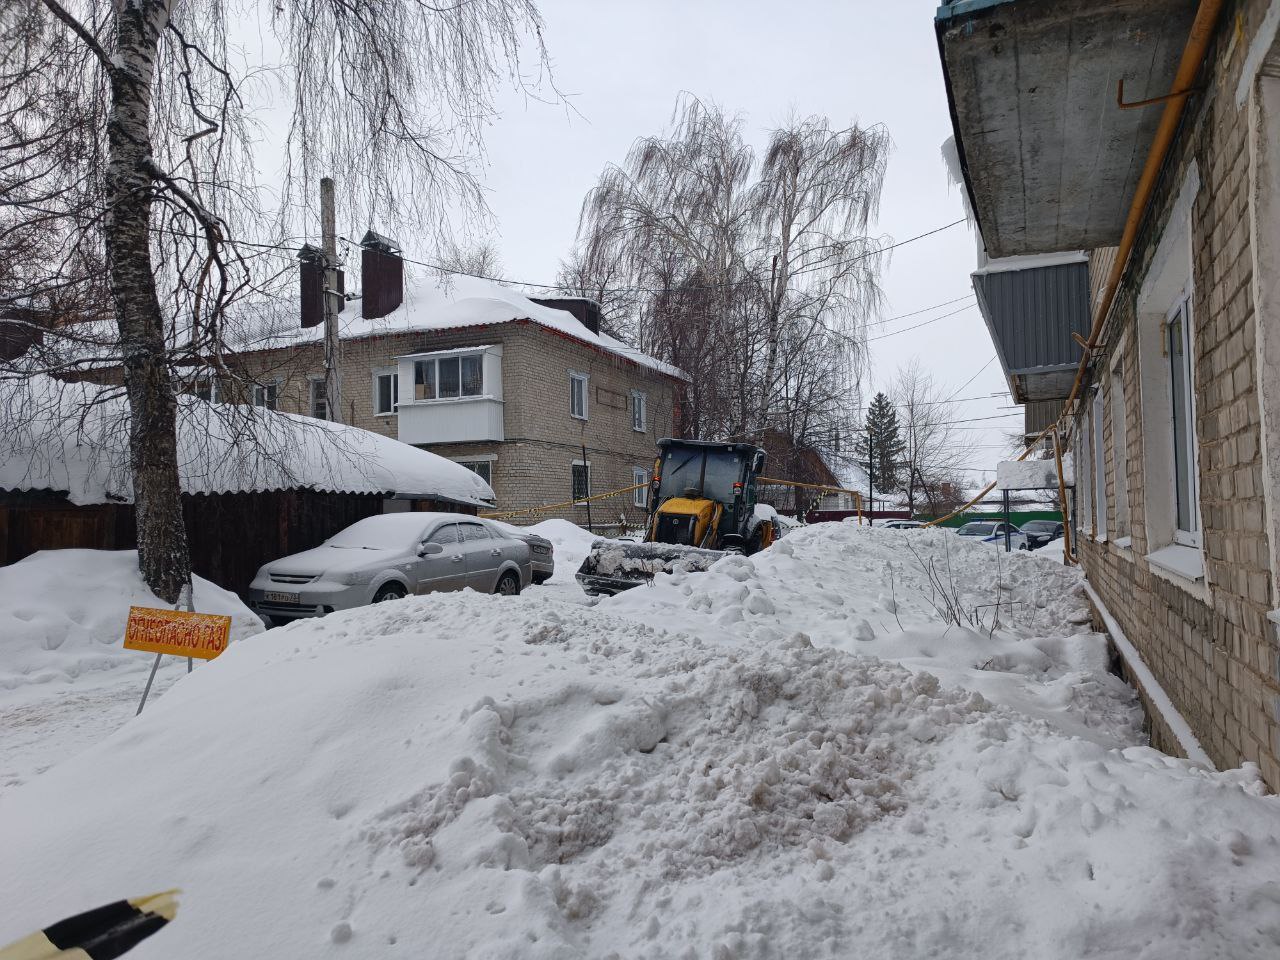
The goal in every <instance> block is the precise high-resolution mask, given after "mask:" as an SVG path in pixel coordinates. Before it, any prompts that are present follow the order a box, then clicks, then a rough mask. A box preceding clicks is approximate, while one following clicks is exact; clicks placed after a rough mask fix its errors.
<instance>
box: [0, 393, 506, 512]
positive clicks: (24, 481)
mask: <svg viewBox="0 0 1280 960" xmlns="http://www.w3.org/2000/svg"><path fill="white" fill-rule="evenodd" d="M0 420H2V423H0V426H2V427H3V429H0V489H7V490H60V491H65V492H66V494H67V497H68V499H70V500H71V502H72V503H76V504H90V503H110V502H128V501H130V500H132V498H133V485H132V478H131V474H130V469H129V430H128V421H129V412H128V406H127V404H126V402H125V399H124V396H123V391H122V389H121V388H118V387H102V386H98V385H96V384H88V383H64V382H61V381H58V380H54V379H52V378H50V377H43V376H37V377H32V378H30V379H27V380H18V381H0ZM178 463H179V475H180V481H181V484H182V491H183V492H184V493H191V494H195V493H247V492H261V491H267V490H285V489H290V488H309V489H313V490H320V491H328V492H334V493H338V492H341V493H380V494H383V495H387V496H393V495H394V496H399V497H412V498H417V499H437V500H447V501H451V502H454V503H462V504H470V505H476V506H487V505H489V504H491V503H492V502H493V500H494V494H493V490H492V488H491V487H490V486H489V485H488V484H487V483H485V482H484V480H482V479H481V478H480V477H479V476H478V475H476V474H475V473H473V472H472V471H471V470H468V469H467V468H466V467H463V466H460V465H459V464H456V463H454V462H453V461H451V460H446V459H445V458H444V457H440V456H437V455H435V454H434V453H428V452H427V451H425V450H419V449H418V448H417V447H411V446H409V445H408V444H406V443H401V442H400V441H399V440H393V439H391V438H390V437H384V436H381V435H379V434H376V433H371V432H369V431H367V430H361V429H359V428H357V427H348V426H344V425H343V424H339V423H331V422H329V421H327V420H313V419H311V418H310V417H302V416H297V415H294V414H287V413H277V412H275V411H272V410H265V409H262V408H260V407H250V406H235V405H232V404H221V403H213V404H211V403H208V402H206V401H203V400H198V399H196V398H195V397H188V396H182V397H179V398H178Z"/></svg>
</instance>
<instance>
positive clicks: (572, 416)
mask: <svg viewBox="0 0 1280 960" xmlns="http://www.w3.org/2000/svg"><path fill="white" fill-rule="evenodd" d="M569 416H570V417H571V418H572V419H574V420H581V421H582V422H583V423H586V422H587V418H586V417H580V416H578V415H577V414H576V413H571V414H569Z"/></svg>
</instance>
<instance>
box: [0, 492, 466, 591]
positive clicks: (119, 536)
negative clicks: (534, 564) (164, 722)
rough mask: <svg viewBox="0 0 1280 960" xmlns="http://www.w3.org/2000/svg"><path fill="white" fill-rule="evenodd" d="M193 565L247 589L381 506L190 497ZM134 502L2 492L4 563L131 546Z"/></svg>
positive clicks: (424, 506) (272, 496)
mask: <svg viewBox="0 0 1280 960" xmlns="http://www.w3.org/2000/svg"><path fill="white" fill-rule="evenodd" d="M182 500H183V513H184V516H185V519H186V526H187V537H188V539H189V542H190V546H191V565H192V567H193V568H194V569H195V572H196V573H197V574H199V575H200V576H202V577H204V578H205V579H207V580H212V581H213V582H214V583H216V584H218V585H219V586H221V587H225V588H226V589H228V590H232V591H235V592H236V593H240V594H243V593H244V592H245V591H246V590H247V589H248V587H249V582H250V581H251V580H252V579H253V575H254V574H255V573H257V571H258V568H259V567H260V566H262V564H264V563H266V562H268V561H270V560H276V559H278V558H280V557H283V556H287V555H288V554H291V553H297V552H299V551H301V550H309V549H311V548H312V547H315V546H319V545H320V544H321V543H323V542H324V541H325V540H327V539H328V538H329V537H331V536H333V535H334V534H335V533H337V532H338V531H339V530H341V529H342V528H343V527H347V526H350V525H351V524H353V523H355V522H356V521H357V520H361V519H363V518H364V517H368V516H372V515H374V514H377V513H382V512H383V498H382V496H380V495H378V494H360V493H321V492H318V491H315V490H272V491H267V492H263V493H224V494H212V495H206V494H199V495H197V496H184V497H183V498H182ZM410 506H411V508H412V509H414V510H444V511H450V512H463V513H474V512H475V509H474V508H472V507H459V506H457V505H454V504H447V503H439V502H436V501H431V500H413V501H410ZM136 546H137V540H136V538H135V536H134V523H133V505H132V504H127V503H120V504H111V503H108V504H93V505H89V506H76V505H75V504H72V503H70V502H68V501H67V499H66V498H65V497H63V496H62V495H61V494H57V493H53V492H35V493H14V492H7V491H0V564H7V563H16V562H17V561H19V560H21V559H22V558H23V557H27V556H30V555H31V554H33V553H35V552H36V551H37V550H63V549H67V548H75V547H78V548H83V549H90V550H132V549H134V548H135V547H136Z"/></svg>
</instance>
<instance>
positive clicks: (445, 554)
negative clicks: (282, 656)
mask: <svg viewBox="0 0 1280 960" xmlns="http://www.w3.org/2000/svg"><path fill="white" fill-rule="evenodd" d="M532 576H533V573H532V568H531V565H530V548H529V545H528V544H527V543H525V542H524V541H523V540H521V539H518V538H515V537H510V536H507V535H505V534H504V533H503V532H502V531H500V530H498V529H497V528H495V527H493V526H492V525H490V524H488V523H486V522H484V521H482V520H477V519H476V518H475V517H470V516H467V515H465V514H458V513H386V514H381V515H379V516H374V517H366V518H365V519H363V520H359V521H357V522H356V523H353V524H352V525H351V526H349V527H347V528H346V529H345V530H343V531H341V532H340V533H338V534H336V535H334V536H332V537H330V538H329V539H328V540H326V541H325V542H324V543H322V544H321V545H320V546H318V547H316V548H315V549H313V550H304V551H303V552H302V553H295V554H293V555H292V556H288V557H283V558H282V559H280V560H273V561H272V562H271V563H268V564H266V565H265V566H263V567H262V568H261V569H260V570H259V571H258V575H257V576H256V577H254V578H253V583H252V584H250V585H249V606H250V607H252V608H253V609H254V611H255V612H256V613H258V614H259V615H260V616H262V617H266V618H269V619H270V620H271V621H273V622H283V621H286V620H292V619H294V618H296V617H321V616H324V615H325V614H326V613H332V612H333V611H334V610H347V609H350V608H351V607H361V606H364V605H365V604H368V603H381V602H382V601H384V600H394V599H398V598H399V597H404V596H407V595H408V594H411V593H432V592H435V591H440V590H463V589H465V588H467V587H470V588H472V589H473V590H478V591H480V592H482V593H502V594H517V593H519V592H520V591H521V590H522V589H524V588H525V587H527V586H528V585H529V582H530V580H531V579H532Z"/></svg>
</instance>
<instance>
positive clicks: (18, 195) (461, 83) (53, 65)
mask: <svg viewBox="0 0 1280 960" xmlns="http://www.w3.org/2000/svg"><path fill="white" fill-rule="evenodd" d="M259 24H261V25H262V26H263V27H264V28H265V29H264V30H263V31H262V36H265V37H266V38H267V39H266V41H265V42H264V45H265V47H266V49H267V53H266V54H265V55H264V57H263V59H262V60H261V61H255V60H253V59H250V58H248V57H247V56H246V54H245V53H244V50H245V48H246V46H247V44H246V42H245V41H247V40H252V41H253V42H254V43H255V44H257V43H259V42H260V36H259V32H258V30H257V27H258V25H259ZM541 29H542V22H541V18H540V16H539V13H538V10H537V8H536V6H535V5H534V4H533V2H532V0H467V2H463V3H449V4H439V5H437V4H432V3H428V2H425V0H384V2H380V3H377V4H372V3H348V2H346V0H271V2H267V0H260V2H259V0H243V2H238V3H237V2H235V0H208V2H203V0H201V2H196V0H6V2H5V3H4V4H3V5H2V6H0V48H2V50H3V53H4V55H5V60H4V66H3V68H2V72H0V129H2V130H3V134H4V136H3V140H2V141H0V251H6V252H7V251H13V253H14V254H15V256H14V259H12V260H10V261H8V262H6V264H5V266H4V268H3V271H2V272H0V284H2V285H0V311H3V316H4V318H5V320H6V330H8V331H9V333H10V334H13V332H14V331H17V334H16V335H17V336H19V339H21V337H22V336H24V335H25V336H27V337H28V339H29V340H30V341H31V342H32V343H36V342H38V343H39V345H40V347H41V349H40V350H38V351H28V352H27V353H21V351H15V350H6V351H5V355H6V356H8V355H9V354H12V353H17V355H16V356H13V357H10V358H9V359H8V360H6V361H3V366H0V376H4V377H9V378H13V377H23V376H34V375H37V374H52V375H54V376H57V377H62V378H67V377H74V376H79V375H81V374H83V373H84V372H85V371H86V370H89V369H92V368H95V367H96V366H101V365H102V364H104V363H115V364H117V365H118V366H119V367H120V368H122V369H123V390H124V392H125V394H126V395H127V400H128V410H129V462H130V467H131V471H132V477H133V494H134V504H135V511H136V522H137V539H138V548H139V550H138V552H139V564H140V567H141V572H142V575H143V578H144V579H145V580H146V582H147V584H148V585H149V586H150V587H151V589H152V590H153V591H154V592H155V593H156V594H157V595H158V596H160V597H162V598H163V599H165V600H168V601H170V602H174V601H176V600H177V599H178V596H179V594H180V593H181V591H182V590H183V588H184V587H185V586H187V585H188V584H189V583H190V579H191V563H190V557H189V553H188V547H187V540H186V535H185V530H184V527H183V521H182V509H181V501H180V496H179V495H180V490H179V483H178V464H177V454H176V443H175V422H176V421H175V417H176V412H177V407H178V404H177V402H176V395H175V382H176V381H177V380H179V379H180V376H181V371H182V370H183V369H187V368H189V367H190V366H191V365H192V364H201V365H206V366H212V367H214V368H215V369H221V370H225V367H224V366H223V364H222V357H223V355H224V353H225V351H226V349H227V346H228V341H229V332H228V325H229V324H230V323H232V322H233V318H234V315H235V307H236V304H237V303H238V302H240V301H242V300H243V299H244V298H245V297H246V296H247V295H249V294H251V293H255V292H261V291H262V290H264V289H266V288H267V287H268V286H269V283H270V281H271V279H272V278H273V277H275V276H277V275H278V274H280V272H281V271H282V270H285V269H287V268H288V267H287V262H288V261H289V260H291V252H292V249H296V247H297V246H298V236H297V235H291V233H292V231H296V230H299V229H300V223H301V218H302V216H303V214H304V213H305V211H306V210H307V208H308V205H307V203H306V200H305V198H306V197H307V196H309V195H310V193H311V191H312V190H313V189H314V184H315V182H316V181H317V180H318V178H319V177H320V176H321V175H328V176H332V177H335V178H336V179H337V180H338V181H339V182H340V183H341V184H343V188H344V189H343V192H342V194H341V199H342V207H341V213H342V214H343V215H344V217H345V219H346V220H347V221H348V222H367V223H370V224H372V223H374V222H378V223H382V224H387V225H388V226H389V227H391V228H395V227H396V226H397V225H401V226H406V227H407V226H417V225H422V224H428V223H438V222H440V220H441V219H442V218H443V216H444V214H445V213H446V212H447V211H449V210H453V211H459V210H460V211H462V212H463V213H464V214H465V213H467V212H474V211H477V210H479V209H480V208H481V206H482V203H483V201H482V197H481V192H480V186H479V184H478V182H477V180H476V176H475V170H474V166H473V164H472V158H475V157H476V156H477V155H478V154H479V152H480V148H481V140H480V137H481V132H482V129H483V127H484V126H485V124H486V123H487V121H488V119H489V118H490V116H491V115H492V113H493V94H494V92H495V90H496V87H497V84H498V83H499V82H503V81H510V82H514V83H517V84H522V83H524V80H523V79H522V74H521V72H520V66H521V61H522V58H523V59H525V60H528V59H530V58H532V59H533V60H535V61H536V62H537V67H538V69H542V68H545V66H546V62H547V61H546V56H545V51H544V50H543V47H542V41H541ZM237 31H239V32H242V33H243V34H244V36H237ZM281 93H283V97H281V96H280V94H281ZM281 100H283V102H284V103H285V106H284V108H283V110H284V115H283V116H281V115H280V112H279V109H280V108H278V107H269V105H270V104H271V103H272V102H273V101H274V102H280V101H281ZM263 110H267V111H268V112H267V113H263V112H262V111H263ZM271 111H274V112H271ZM281 121H283V122H281ZM273 138H275V142H274V143H273ZM281 159H283V164H280V163H279V161H280V160H281ZM277 166H282V167H283V170H282V172H281V174H280V176H279V179H275V177H274V170H275V168H276V167H277ZM264 171H266V173H265V176H267V177H268V182H266V183H264V181H263V179H262V178H263V176H264V173H263V172H264ZM282 261H285V263H284V264H282ZM90 314H92V319H97V320H102V321H105V328H104V327H103V325H102V324H98V325H96V326H95V325H92V324H89V325H86V324H85V323H83V322H81V321H84V320H86V319H90V317H89V315H90Z"/></svg>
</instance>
